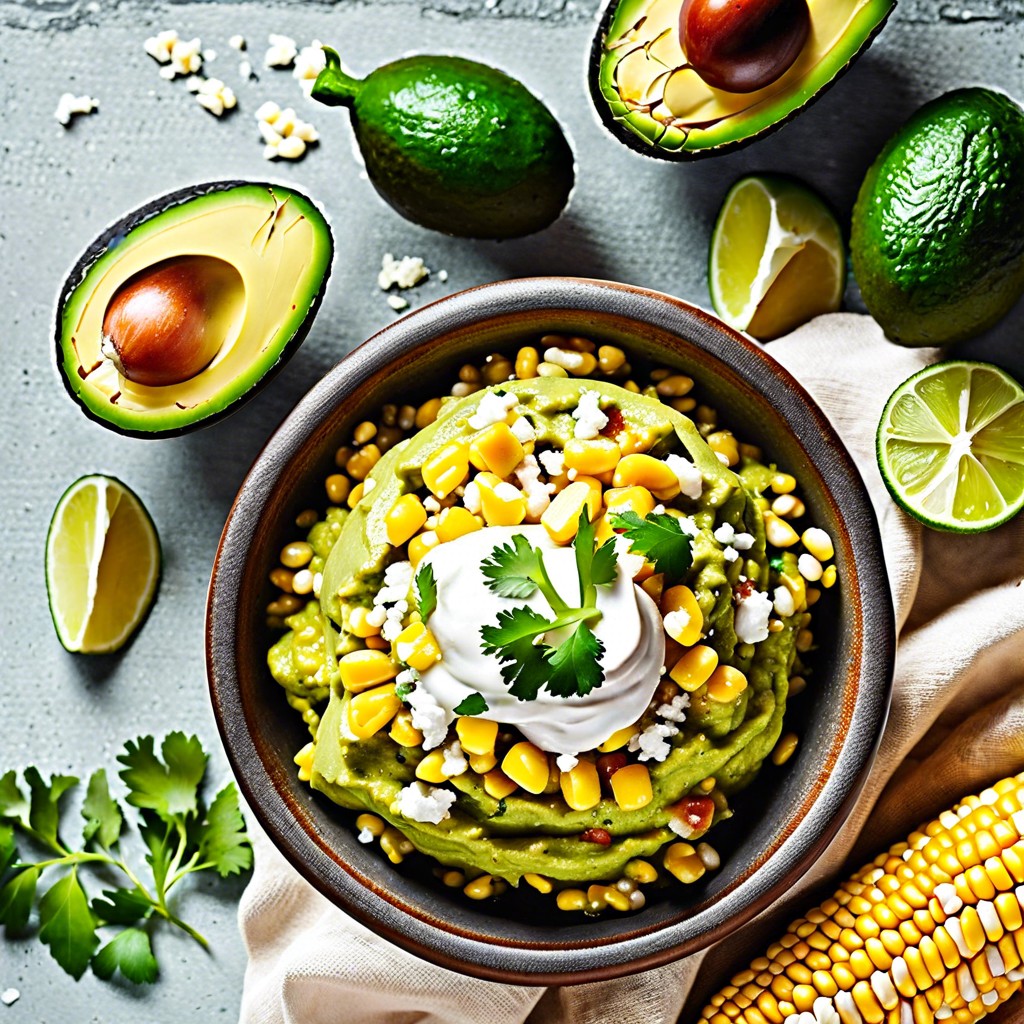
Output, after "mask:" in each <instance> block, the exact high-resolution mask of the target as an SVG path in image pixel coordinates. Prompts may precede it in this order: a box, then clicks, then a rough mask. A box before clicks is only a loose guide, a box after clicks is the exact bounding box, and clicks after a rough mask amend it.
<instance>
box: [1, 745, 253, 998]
mask: <svg viewBox="0 0 1024 1024" xmlns="http://www.w3.org/2000/svg"><path fill="white" fill-rule="evenodd" d="M117 760H118V762H119V763H120V764H121V765H122V767H121V769H120V771H119V773H118V774H119V775H120V778H121V780H122V782H123V783H124V785H125V786H126V788H127V795H126V797H125V800H126V801H127V803H128V804H130V805H131V806H132V807H135V808H137V810H138V814H137V816H136V818H137V823H136V824H137V829H138V834H139V836H140V838H141V840H142V843H143V844H144V846H145V849H146V853H145V862H146V865H147V870H146V871H145V872H142V871H139V872H137V871H136V869H135V868H134V867H133V866H132V865H131V864H130V863H129V862H128V860H127V859H126V856H125V853H124V851H123V850H122V849H121V839H122V836H123V835H124V834H125V832H126V830H127V829H128V828H129V827H130V826H131V824H132V822H131V820H130V819H127V818H126V817H125V814H124V812H123V810H122V808H121V806H120V804H119V803H118V801H117V800H115V799H114V797H113V796H111V793H110V788H109V786H108V784H107V775H106V772H105V771H104V769H102V768H100V769H98V770H97V771H95V772H93V774H92V775H91V776H90V778H89V782H88V785H87V787H86V793H85V798H84V800H83V802H82V808H81V815H82V818H83V819H84V825H83V827H82V832H81V842H80V843H75V844H72V843H69V842H67V841H66V840H65V839H64V838H63V837H62V834H61V817H62V814H63V812H64V808H63V807H62V800H64V798H66V797H67V795H68V794H69V793H71V792H72V791H73V790H74V789H75V788H76V787H77V786H78V785H79V779H77V778H75V777H74V776H72V775H54V776H52V777H51V778H50V781H49V782H46V781H45V780H44V779H43V777H42V775H41V774H40V773H39V771H38V770H37V769H36V768H34V767H33V768H26V769H25V771H24V773H23V779H24V785H25V786H27V794H26V792H25V790H24V789H23V788H22V786H21V785H19V781H18V777H17V773H16V772H14V771H9V772H7V773H6V774H5V775H3V776H0V923H3V924H4V925H5V926H6V929H7V931H8V933H20V932H24V931H25V930H26V928H27V927H28V923H29V918H30V915H31V913H32V908H33V906H36V905H37V904H38V913H39V932H38V934H39V939H40V941H41V942H43V943H45V944H46V945H47V946H48V947H49V949H50V952H51V954H52V955H53V958H54V959H55V960H56V961H57V963H59V964H60V966H61V967H63V968H64V970H65V971H67V973H68V974H70V975H71V976H72V977H74V978H76V979H77V978H80V977H81V976H82V974H84V972H85V970H86V969H87V968H88V967H89V966H90V965H91V966H92V969H93V972H94V973H95V974H96V975H98V976H99V977H101V978H104V979H109V978H111V977H113V975H114V973H115V972H116V971H120V972H121V974H122V975H123V976H124V977H125V978H127V979H128V980H129V981H133V982H136V983H142V982H152V981H155V980H156V977H157V973H158V965H157V961H156V957H155V956H154V953H153V946H152V942H151V933H152V931H153V927H154V925H155V924H156V923H157V922H158V921H159V920H160V919H163V920H164V921H166V922H168V923H170V924H171V925H174V926H176V927H178V928H181V929H182V930H183V931H185V932H186V933H187V934H188V935H190V936H192V938H193V939H195V940H196V942H198V943H199V944H200V945H201V946H203V947H204V948H207V941H206V939H205V938H203V936H202V935H200V934H199V932H197V931H196V930H195V929H194V928H193V927H191V925H188V924H186V923H185V922H184V921H183V920H182V919H181V918H180V917H178V916H177V914H176V912H175V911H174V910H173V909H172V908H171V905H170V903H169V896H170V893H171V890H172V889H174V888H175V886H177V885H178V883H179V882H181V881H182V880H183V879H184V878H186V877H187V876H188V875H192V874H196V873H198V872H202V871H215V872H217V874H218V875H220V876H221V877H227V876H229V875H234V874H238V873H240V872H242V871H247V870H248V869H249V868H251V867H252V847H251V846H250V844H249V839H248V836H247V835H246V832H245V822H244V821H243V819H242V815H241V812H240V810H239V806H238V793H237V790H236V789H235V785H234V783H232V782H229V783H228V784H227V785H226V786H224V788H223V789H221V790H220V791H219V792H218V793H217V794H216V796H215V797H214V798H213V800H212V802H211V803H210V804H209V805H207V804H206V803H204V801H203V798H202V793H201V789H202V782H203V777H204V775H205V774H206V763H207V755H206V752H205V751H204V750H203V747H202V744H201V743H200V742H199V740H198V739H197V738H196V737H195V736H186V735H185V734H184V733H181V732H172V733H170V734H169V735H168V736H167V737H166V738H165V739H164V741H163V743H162V744H161V747H160V754H157V752H156V749H155V743H154V740H153V737H152V736H142V737H140V738H139V739H137V740H135V741H134V742H132V741H129V742H128V743H126V744H125V747H124V751H123V752H122V753H121V754H120V755H118V758H117ZM19 839H24V840H28V842H29V844H30V845H31V847H32V848H34V849H38V850H40V851H43V852H44V856H43V857H42V858H40V859H38V860H31V859H28V858H27V857H25V856H23V855H22V853H21V851H20V850H19V848H18V845H17V844H18V841H19ZM84 869H93V870H94V871H96V873H97V874H98V875H99V876H100V877H101V878H102V879H104V880H105V881H106V880H109V879H110V878H111V877H112V876H114V877H120V878H123V880H124V881H123V884H121V885H116V886H114V887H112V888H106V889H103V890H102V895H101V896H99V897H95V898H93V899H91V900H90V899H89V897H88V895H87V894H86V891H85V888H84V887H83V884H82V878H81V875H82V874H83V870H84ZM44 874H46V876H47V879H48V880H49V879H50V878H51V877H52V876H53V875H59V877H58V878H57V881H55V882H53V883H52V884H51V885H49V887H48V888H47V889H46V890H45V892H42V893H41V895H39V889H40V886H39V882H40V878H41V876H42V875H44ZM143 876H145V877H143ZM37 896H38V899H37ZM101 932H102V933H103V937H102V938H101V934H100V933H101ZM101 943H102V945H101Z"/></svg>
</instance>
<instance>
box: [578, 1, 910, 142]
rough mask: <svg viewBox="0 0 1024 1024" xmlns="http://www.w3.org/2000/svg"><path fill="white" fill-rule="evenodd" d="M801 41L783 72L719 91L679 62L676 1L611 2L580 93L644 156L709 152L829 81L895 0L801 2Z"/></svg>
mask: <svg viewBox="0 0 1024 1024" xmlns="http://www.w3.org/2000/svg"><path fill="white" fill-rule="evenodd" d="M807 5H808V8H809V11H810V18H811V28H810V33H809V35H808V38H807V42H806V44H805V45H804V47H803V49H802V50H801V52H800V54H799V55H798V56H797V58H796V60H795V61H794V62H793V64H792V65H791V66H790V67H789V69H788V70H787V71H785V73H783V74H782V75H781V76H780V77H779V78H777V79H776V80H775V81H774V82H772V83H771V84H770V85H767V86H766V87H764V88H762V89H758V90H756V91H754V92H744V93H740V92H726V91H724V90H722V89H714V88H712V87H711V86H709V85H708V84H706V83H705V82H704V81H703V80H702V79H701V78H700V77H699V76H698V75H697V73H696V72H695V71H694V70H693V69H692V68H688V67H686V66H685V65H686V56H685V54H684V53H683V49H682V44H681V42H680V34H679V21H680V13H681V10H682V7H683V0H611V2H610V3H609V4H608V6H607V7H606V8H605V11H604V14H603V16H602V18H601V24H600V26H599V28H598V31H597V35H596V36H595V38H594V46H593V49H592V52H591V60H590V75H589V79H590V93H591V97H592V98H593V101H594V104H595V106H596V107H597V111H598V113H599V115H600V117H601V120H602V121H603V122H604V125H605V127H606V128H608V129H609V131H611V133H612V134H613V135H615V137H616V138H618V139H619V141H620V142H624V143H625V144H626V145H627V146H629V147H631V148H632V149H635V150H637V151H638V152H640V153H644V154H646V155H648V156H656V157H662V158H664V159H668V160H681V159H688V158H693V157H698V156H711V155H715V154H717V153H722V152H724V151H726V150H729V149H734V148H736V147H738V146H741V145H744V144H746V143H748V142H751V141H752V140H754V139H755V138H757V137H758V136H761V135H764V134H765V133H767V132H769V131H772V130H773V129H775V128H777V127H778V126H779V125H780V124H782V123H783V122H785V121H787V120H788V119H789V118H791V117H793V116H794V115H796V114H797V113H798V112H799V111H800V110H801V109H802V108H803V107H805V106H806V105H807V104H808V103H810V102H811V101H812V100H813V99H814V98H815V97H816V96H818V95H819V94H820V93H821V92H822V91H823V90H824V89H825V88H826V87H827V86H829V85H831V83H832V82H834V81H835V80H836V78H838V77H839V76H840V75H841V74H842V73H843V72H844V71H845V70H846V69H847V67H849V65H850V63H851V62H852V61H853V60H854V58H856V57H857V56H858V55H859V54H860V53H861V52H862V51H863V50H865V49H866V48H867V47H868V45H869V44H870V43H871V40H872V39H874V37H875V36H876V35H877V34H878V32H879V31H881V28H882V26H883V25H884V24H885V21H886V19H887V18H888V17H889V14H890V12H891V11H892V9H893V8H894V7H895V6H896V0H807Z"/></svg>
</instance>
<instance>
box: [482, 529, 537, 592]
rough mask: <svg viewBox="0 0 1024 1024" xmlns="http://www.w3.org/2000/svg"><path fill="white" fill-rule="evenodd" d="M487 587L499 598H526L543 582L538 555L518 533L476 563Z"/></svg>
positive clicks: (535, 549)
mask: <svg viewBox="0 0 1024 1024" xmlns="http://www.w3.org/2000/svg"><path fill="white" fill-rule="evenodd" d="M480 571H481V572H482V573H483V574H484V577H485V578H486V579H487V586H488V587H490V588H491V590H493V591H494V593H495V594H497V595H498V596H499V597H514V598H522V597H530V596H531V595H532V594H535V593H536V592H537V589H538V587H540V586H541V585H542V584H543V582H544V577H543V575H542V570H541V553H540V551H539V550H538V549H537V548H535V547H534V546H533V545H532V544H531V543H530V542H529V541H528V540H527V539H526V538H525V537H524V536H523V535H522V534H521V533H517V534H515V535H514V536H513V537H512V543H511V544H500V545H499V546H498V547H496V548H495V549H494V550H493V551H492V552H491V554H490V557H489V558H488V559H486V560H485V561H483V562H481V563H480Z"/></svg>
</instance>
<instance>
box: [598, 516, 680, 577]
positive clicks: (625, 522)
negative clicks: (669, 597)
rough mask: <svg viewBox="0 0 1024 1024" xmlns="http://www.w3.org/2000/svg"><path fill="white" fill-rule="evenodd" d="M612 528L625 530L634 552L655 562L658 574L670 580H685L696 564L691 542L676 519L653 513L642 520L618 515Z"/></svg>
mask: <svg viewBox="0 0 1024 1024" xmlns="http://www.w3.org/2000/svg"><path fill="white" fill-rule="evenodd" d="M612 526H613V527H614V528H615V529H617V530H624V532H625V535H626V537H627V538H628V539H629V540H630V541H631V542H632V543H631V544H630V548H629V550H630V551H632V552H635V553H636V554H639V555H643V556H644V558H646V559H647V560H648V561H649V562H653V563H654V568H655V571H656V572H663V573H664V574H665V575H666V576H667V577H668V578H669V579H672V580H679V579H682V578H683V576H684V574H685V573H686V570H687V569H689V568H690V566H691V565H692V564H693V548H692V545H691V543H690V538H689V537H688V536H687V535H686V534H685V533H683V528H682V527H681V526H680V525H679V520H678V519H677V518H676V517H675V516H669V515H664V514H661V513H656V512H651V513H649V514H648V515H647V517H646V518H645V519H641V518H640V517H639V516H638V515H637V514H636V513H635V512H614V513H612Z"/></svg>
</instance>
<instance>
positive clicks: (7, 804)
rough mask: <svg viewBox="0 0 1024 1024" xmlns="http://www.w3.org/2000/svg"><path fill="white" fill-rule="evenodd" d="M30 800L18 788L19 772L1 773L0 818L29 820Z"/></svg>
mask: <svg viewBox="0 0 1024 1024" xmlns="http://www.w3.org/2000/svg"><path fill="white" fill-rule="evenodd" d="M27 815H28V800H26V799H25V794H24V793H22V791H21V790H20V789H19V788H18V774H17V772H13V771H11V772H5V773H4V774H3V775H0V818H3V819H6V818H17V819H19V820H21V821H27V820H28V819H27Z"/></svg>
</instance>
